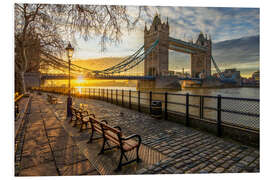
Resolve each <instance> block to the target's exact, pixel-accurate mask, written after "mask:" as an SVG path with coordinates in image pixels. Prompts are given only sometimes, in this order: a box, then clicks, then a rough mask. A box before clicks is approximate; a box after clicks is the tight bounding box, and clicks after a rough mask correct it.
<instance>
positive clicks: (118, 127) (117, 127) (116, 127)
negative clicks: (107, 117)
mask: <svg viewBox="0 0 270 180" xmlns="http://www.w3.org/2000/svg"><path fill="white" fill-rule="evenodd" d="M113 128H115V129H118V130H119V131H122V129H121V128H120V126H114V127H113Z"/></svg>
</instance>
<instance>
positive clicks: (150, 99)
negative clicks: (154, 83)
mask: <svg viewBox="0 0 270 180" xmlns="http://www.w3.org/2000/svg"><path fill="white" fill-rule="evenodd" d="M149 111H150V114H151V113H152V91H150V92H149Z"/></svg>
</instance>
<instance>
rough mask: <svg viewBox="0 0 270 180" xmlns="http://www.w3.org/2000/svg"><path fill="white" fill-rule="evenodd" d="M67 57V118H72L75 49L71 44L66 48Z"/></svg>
mask: <svg viewBox="0 0 270 180" xmlns="http://www.w3.org/2000/svg"><path fill="white" fill-rule="evenodd" d="M66 52H67V57H68V98H67V117H71V108H70V107H71V106H72V98H71V96H70V61H71V58H72V56H73V52H74V48H73V47H72V46H71V44H70V42H69V43H68V46H67V47H66Z"/></svg>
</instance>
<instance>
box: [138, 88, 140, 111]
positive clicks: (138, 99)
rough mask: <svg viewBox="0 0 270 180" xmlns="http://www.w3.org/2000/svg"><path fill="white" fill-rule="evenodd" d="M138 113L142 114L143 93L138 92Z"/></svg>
mask: <svg viewBox="0 0 270 180" xmlns="http://www.w3.org/2000/svg"><path fill="white" fill-rule="evenodd" d="M138 111H139V112H141V91H138Z"/></svg>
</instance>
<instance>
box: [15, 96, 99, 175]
mask: <svg viewBox="0 0 270 180" xmlns="http://www.w3.org/2000/svg"><path fill="white" fill-rule="evenodd" d="M32 95H33V98H32V102H31V108H30V113H29V114H28V121H27V124H26V127H25V129H23V130H22V131H24V133H23V134H24V137H23V139H22V141H23V142H20V143H22V149H21V154H20V157H18V158H17V159H19V160H20V161H19V162H16V163H17V164H18V167H19V168H18V169H16V170H15V171H16V172H15V174H16V176H58V175H69V176H70V175H97V174H98V172H97V171H96V170H95V168H94V167H92V165H91V164H90V162H89V161H88V159H87V158H86V157H85V156H84V155H83V154H82V153H81V152H80V151H79V148H78V147H77V146H76V145H75V144H74V141H73V140H72V138H71V137H70V136H69V135H68V134H67V132H66V131H65V130H64V128H63V127H62V126H61V124H60V122H59V121H58V120H57V119H56V117H55V114H54V112H52V111H51V110H50V109H49V104H48V102H47V101H46V100H45V99H44V98H42V96H38V95H34V94H32ZM18 156H19V155H18Z"/></svg>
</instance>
